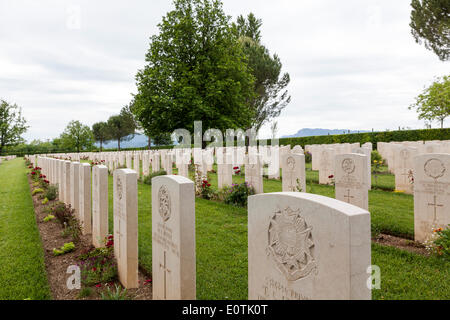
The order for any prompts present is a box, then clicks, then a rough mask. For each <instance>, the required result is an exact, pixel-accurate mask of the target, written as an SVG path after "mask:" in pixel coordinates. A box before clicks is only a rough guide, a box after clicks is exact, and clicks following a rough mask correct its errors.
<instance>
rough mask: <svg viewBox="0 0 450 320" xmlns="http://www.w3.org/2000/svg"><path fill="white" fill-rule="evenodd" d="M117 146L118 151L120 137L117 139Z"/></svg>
mask: <svg viewBox="0 0 450 320" xmlns="http://www.w3.org/2000/svg"><path fill="white" fill-rule="evenodd" d="M117 147H118V148H119V151H120V139H117Z"/></svg>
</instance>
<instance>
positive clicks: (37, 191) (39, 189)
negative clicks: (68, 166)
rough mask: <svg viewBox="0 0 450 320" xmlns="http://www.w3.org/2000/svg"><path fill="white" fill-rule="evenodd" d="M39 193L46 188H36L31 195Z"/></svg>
mask: <svg viewBox="0 0 450 320" xmlns="http://www.w3.org/2000/svg"><path fill="white" fill-rule="evenodd" d="M38 193H44V189H42V188H36V189H34V190H33V192H32V193H31V195H33V196H34V195H36V194H38Z"/></svg>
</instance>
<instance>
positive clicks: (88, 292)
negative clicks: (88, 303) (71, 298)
mask: <svg viewBox="0 0 450 320" xmlns="http://www.w3.org/2000/svg"><path fill="white" fill-rule="evenodd" d="M91 295H92V288H89V287H84V288H83V289H81V290H80V293H78V298H79V299H83V298H87V297H89V296H91Z"/></svg>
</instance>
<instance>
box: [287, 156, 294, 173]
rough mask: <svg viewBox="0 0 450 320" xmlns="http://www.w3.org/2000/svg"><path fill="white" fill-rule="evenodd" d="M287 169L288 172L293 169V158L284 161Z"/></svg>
mask: <svg viewBox="0 0 450 320" xmlns="http://www.w3.org/2000/svg"><path fill="white" fill-rule="evenodd" d="M286 164H287V167H288V169H289V170H290V171H293V170H294V169H295V159H294V158H293V157H288V158H287V160H286Z"/></svg>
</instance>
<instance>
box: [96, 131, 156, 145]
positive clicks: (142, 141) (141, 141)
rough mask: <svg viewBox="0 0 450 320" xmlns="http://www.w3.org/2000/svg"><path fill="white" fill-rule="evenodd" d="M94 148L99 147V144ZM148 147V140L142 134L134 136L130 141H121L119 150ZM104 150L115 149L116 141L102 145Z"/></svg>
mask: <svg viewBox="0 0 450 320" xmlns="http://www.w3.org/2000/svg"><path fill="white" fill-rule="evenodd" d="M95 146H96V147H100V143H96V144H95ZM146 146H148V138H147V136H145V135H143V134H139V133H137V134H135V135H134V137H133V138H132V139H131V140H130V141H122V142H121V143H120V148H121V149H128V148H143V147H146ZM103 148H104V149H117V148H118V146H117V141H109V142H108V143H103Z"/></svg>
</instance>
